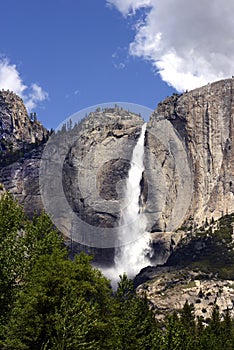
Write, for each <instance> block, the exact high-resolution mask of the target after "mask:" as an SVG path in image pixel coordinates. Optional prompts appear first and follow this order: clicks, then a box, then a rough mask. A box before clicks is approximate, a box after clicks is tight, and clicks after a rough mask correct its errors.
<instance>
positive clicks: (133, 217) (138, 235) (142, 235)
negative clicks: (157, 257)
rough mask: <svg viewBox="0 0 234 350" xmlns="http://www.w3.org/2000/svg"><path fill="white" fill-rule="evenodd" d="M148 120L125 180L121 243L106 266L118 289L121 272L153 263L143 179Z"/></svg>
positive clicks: (132, 271)
mask: <svg viewBox="0 0 234 350" xmlns="http://www.w3.org/2000/svg"><path fill="white" fill-rule="evenodd" d="M146 125H147V124H146V123H145V124H144V125H143V126H142V130H141V134H140V137H139V139H138V141H137V144H136V146H135V147H134V149H133V154H132V159H131V166H130V169H129V173H128V178H127V179H126V184H125V193H126V195H125V200H124V203H123V205H122V209H121V216H120V221H119V230H118V231H119V232H118V242H119V244H118V247H116V248H115V259H114V266H113V267H111V268H102V272H103V273H104V275H105V276H106V277H108V278H109V279H110V280H111V283H112V286H113V288H114V289H115V288H116V286H117V282H118V281H119V275H123V274H124V273H126V274H127V276H128V278H134V277H135V276H136V275H137V274H138V273H139V272H140V270H141V269H142V268H143V267H145V266H148V265H149V264H150V255H151V248H150V236H149V233H148V232H146V226H147V219H146V216H145V214H144V207H143V198H142V193H141V185H140V183H141V179H142V175H143V171H144V142H145V133H146Z"/></svg>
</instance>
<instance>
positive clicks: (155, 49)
mask: <svg viewBox="0 0 234 350" xmlns="http://www.w3.org/2000/svg"><path fill="white" fill-rule="evenodd" d="M108 3H111V4H112V5H114V6H116V8H117V9H118V10H119V11H121V12H122V14H123V15H124V16H126V15H128V14H134V13H136V10H138V9H140V8H144V7H150V10H149V9H148V10H147V13H146V16H145V18H144V19H143V20H141V22H140V24H139V21H137V19H136V26H135V31H136V35H135V39H134V42H132V43H130V54H131V55H134V56H138V57H142V58H143V59H146V60H149V61H151V62H152V64H153V66H154V68H155V70H156V72H158V73H159V74H160V76H161V78H162V79H163V80H164V81H166V82H167V83H168V84H169V85H171V86H173V87H174V88H176V89H177V90H178V91H184V90H186V89H193V88H196V87H199V86H201V85H204V84H206V83H208V82H212V81H215V80H218V79H222V78H227V77H231V76H232V75H234V21H233V12H234V1H233V0H212V1H210V0H190V1H188V0H176V1H175V0H161V1H160V0H149V1H147V0H145V1H143V0H139V1H137V0H136V1H134V0H110V1H108Z"/></svg>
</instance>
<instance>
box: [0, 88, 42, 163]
mask: <svg viewBox="0 0 234 350" xmlns="http://www.w3.org/2000/svg"><path fill="white" fill-rule="evenodd" d="M47 138H48V130H46V129H45V128H44V127H43V126H42V125H41V123H40V122H39V121H38V120H37V117H36V113H33V114H31V115H30V117H29V116H28V113H27V110H26V108H25V106H24V103H23V100H22V99H21V98H20V97H19V96H17V95H16V94H14V93H13V92H10V91H4V90H2V91H0V153H1V158H2V159H3V158H4V160H5V163H7V164H9V163H10V162H11V159H12V160H13V161H14V160H16V158H17V157H18V158H19V157H20V156H23V155H24V152H25V150H29V149H30V148H34V147H35V145H36V144H39V143H41V142H42V141H43V140H46V139H47ZM20 151H22V152H20ZM15 156H16V157H15ZM5 163H4V162H2V165H5Z"/></svg>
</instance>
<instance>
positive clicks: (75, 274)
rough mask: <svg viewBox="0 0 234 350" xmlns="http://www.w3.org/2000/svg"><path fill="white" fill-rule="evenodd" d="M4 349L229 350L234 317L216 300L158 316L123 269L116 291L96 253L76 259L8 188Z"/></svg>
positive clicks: (1, 320)
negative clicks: (202, 309)
mask: <svg viewBox="0 0 234 350" xmlns="http://www.w3.org/2000/svg"><path fill="white" fill-rule="evenodd" d="M0 349H11V350H27V349H30V350H64V349H66V350H73V349H74V350H107V349H108V350H109V349H113V350H130V349H131V350H138V349H141V350H151V349H152V350H199V349H204V350H209V349H212V350H219V349H222V350H223V349H225V350H231V349H234V320H233V319H231V317H230V314H229V311H228V310H227V311H226V312H225V313H224V314H220V313H219V310H218V307H217V306H215V307H214V309H213V312H212V317H211V318H210V319H206V320H204V319H201V318H195V316H194V307H193V305H192V304H189V302H186V303H185V305H184V307H183V309H182V310H180V311H179V312H174V313H173V314H171V315H168V316H167V317H166V318H165V319H164V320H163V321H160V322H159V321H157V319H156V318H155V315H154V312H153V310H151V308H150V304H149V302H148V301H147V299H146V297H144V296H143V297H139V296H138V295H137V293H136V291H135V290H134V285H133V281H131V280H130V279H128V277H127V275H126V274H124V275H122V276H120V277H119V282H118V288H117V290H116V291H113V290H112V288H111V285H110V281H109V280H108V279H106V278H105V277H104V276H103V275H102V273H101V272H100V271H99V270H98V269H95V268H93V267H92V265H91V257H90V256H88V255H85V254H83V253H82V254H79V255H76V256H75V257H73V258H71V254H70V252H69V248H68V247H66V246H65V244H64V240H63V237H62V236H61V235H60V234H59V232H57V231H56V229H55V228H54V226H53V223H52V222H51V220H50V219H49V217H48V216H47V215H46V214H45V213H41V215H40V216H36V215H35V216H34V218H33V219H32V220H29V219H28V218H27V217H26V215H25V213H24V211H23V209H22V207H21V206H20V205H19V204H18V203H17V202H16V201H15V200H14V199H13V197H12V196H11V195H10V194H8V193H6V194H4V195H3V196H2V198H1V200H0Z"/></svg>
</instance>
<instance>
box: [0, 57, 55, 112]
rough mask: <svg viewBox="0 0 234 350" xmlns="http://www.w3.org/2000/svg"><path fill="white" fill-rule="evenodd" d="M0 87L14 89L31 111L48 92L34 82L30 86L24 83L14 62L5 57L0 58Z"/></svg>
mask: <svg viewBox="0 0 234 350" xmlns="http://www.w3.org/2000/svg"><path fill="white" fill-rule="evenodd" d="M0 89H4V90H8V89H9V90H10V91H14V92H15V93H16V94H17V95H19V96H20V97H21V98H22V99H23V100H24V103H25V105H26V107H27V109H28V111H31V110H32V109H34V108H35V107H36V106H37V104H38V103H39V102H42V101H44V100H46V99H47V98H48V93H47V92H45V91H44V90H43V89H42V88H41V86H39V85H38V84H36V83H33V84H31V86H30V87H28V86H27V85H25V84H24V82H23V80H22V78H21V77H20V73H19V71H18V70H17V67H16V65H15V64H11V63H10V62H9V60H8V59H7V58H2V59H1V60H0Z"/></svg>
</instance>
